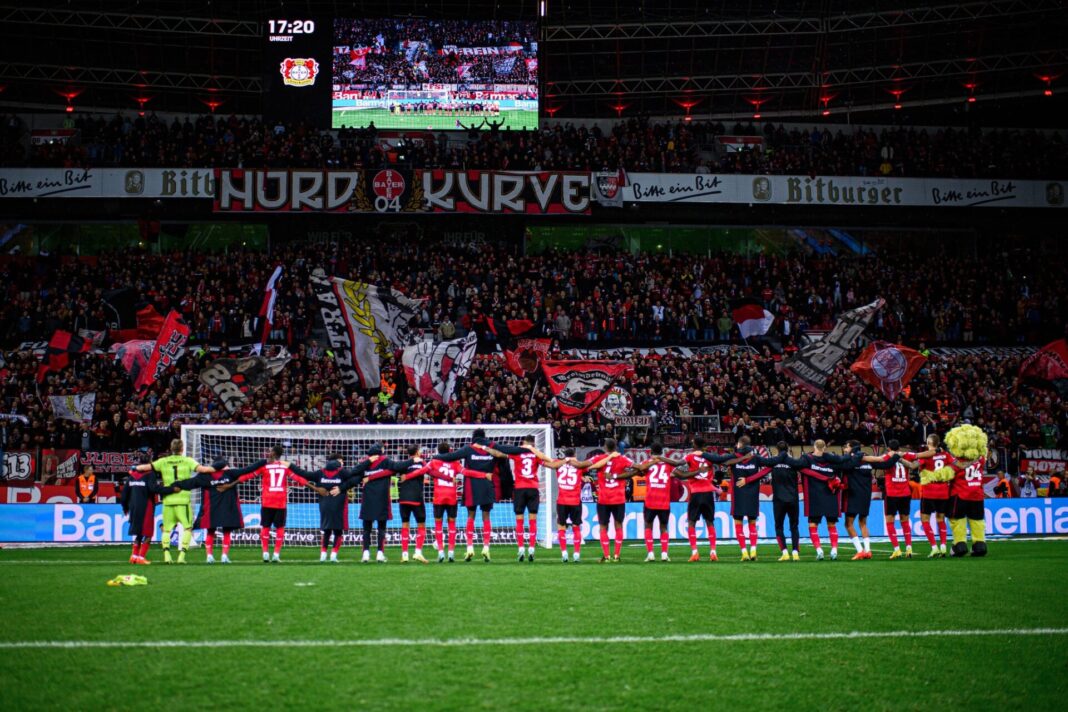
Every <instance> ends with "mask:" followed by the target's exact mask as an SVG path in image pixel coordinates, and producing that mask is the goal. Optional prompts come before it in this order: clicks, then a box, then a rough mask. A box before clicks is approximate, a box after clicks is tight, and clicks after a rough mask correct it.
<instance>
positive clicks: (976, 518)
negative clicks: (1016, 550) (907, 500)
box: [921, 425, 987, 557]
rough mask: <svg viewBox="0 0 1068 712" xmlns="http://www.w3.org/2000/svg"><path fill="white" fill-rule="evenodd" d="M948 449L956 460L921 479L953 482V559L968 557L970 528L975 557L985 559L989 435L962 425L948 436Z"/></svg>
mask: <svg viewBox="0 0 1068 712" xmlns="http://www.w3.org/2000/svg"><path fill="white" fill-rule="evenodd" d="M946 448H947V449H948V450H949V452H950V453H951V454H952V455H953V457H954V458H956V461H955V462H951V463H947V464H946V466H945V467H943V468H941V469H938V470H933V471H924V473H923V474H922V476H921V480H922V479H926V481H928V482H949V483H950V505H949V524H950V527H951V529H952V532H953V556H956V557H959V556H966V555H967V554H968V529H969V527H970V528H971V533H972V556H985V555H986V507H985V506H984V505H983V499H984V496H985V495H984V492H983V474H984V472H985V470H986V453H987V437H986V433H984V432H983V431H982V429H981V428H977V427H976V426H974V425H959V426H957V427H956V428H953V429H952V430H950V431H949V432H948V433H946Z"/></svg>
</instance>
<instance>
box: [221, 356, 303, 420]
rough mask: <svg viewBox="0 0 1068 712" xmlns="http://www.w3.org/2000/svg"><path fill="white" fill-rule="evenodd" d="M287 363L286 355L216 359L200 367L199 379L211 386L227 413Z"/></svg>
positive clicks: (246, 399)
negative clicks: (201, 368)
mask: <svg viewBox="0 0 1068 712" xmlns="http://www.w3.org/2000/svg"><path fill="white" fill-rule="evenodd" d="M288 362H289V357H288V355H281V356H279V357H277V358H270V359H268V358H264V357H263V356H249V357H247V358H219V359H215V360H214V361H212V362H211V363H210V364H208V366H207V367H206V368H204V369H203V370H201V372H200V382H201V383H203V384H204V385H205V386H207V387H208V388H210V389H211V392H212V393H214V394H215V397H216V398H218V399H219V402H220V403H222V404H223V407H224V408H226V412H228V413H234V412H235V411H237V409H239V408H240V407H241V406H243V405H245V403H247V402H248V399H249V396H250V395H252V393H253V391H255V390H256V389H257V388H260V387H262V386H263V385H265V384H266V383H267V381H269V380H270V379H271V377H272V376H274V375H275V374H277V373H278V372H279V371H281V370H282V368H283V367H284V366H285V365H286V363H288Z"/></svg>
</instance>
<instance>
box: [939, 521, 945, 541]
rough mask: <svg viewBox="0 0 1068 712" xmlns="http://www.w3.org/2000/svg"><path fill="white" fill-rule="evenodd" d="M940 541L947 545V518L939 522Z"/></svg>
mask: <svg viewBox="0 0 1068 712" xmlns="http://www.w3.org/2000/svg"><path fill="white" fill-rule="evenodd" d="M938 543H940V544H941V545H942V546H945V545H946V520H945V519H943V520H941V521H939V522H938Z"/></svg>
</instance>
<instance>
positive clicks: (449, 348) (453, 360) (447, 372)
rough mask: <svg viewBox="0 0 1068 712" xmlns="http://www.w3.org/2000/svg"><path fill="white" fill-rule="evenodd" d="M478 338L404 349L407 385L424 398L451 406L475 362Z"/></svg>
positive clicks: (471, 335) (470, 334) (464, 338)
mask: <svg viewBox="0 0 1068 712" xmlns="http://www.w3.org/2000/svg"><path fill="white" fill-rule="evenodd" d="M477 345H478V337H476V336H475V332H473V331H472V332H469V333H468V334H467V336H465V337H463V338H462V339H453V340H452V341H441V342H438V343H435V342H433V341H422V342H420V343H418V344H415V345H414V346H409V347H407V348H406V349H404V356H403V357H402V359H401V362H402V363H403V364H404V372H405V374H407V376H408V383H409V384H410V385H411V387H412V388H414V389H415V392H416V393H418V394H419V395H420V396H422V397H423V398H429V399H431V400H436V401H438V402H439V403H445V404H448V403H451V402H452V400H453V398H454V397H455V395H456V387H457V386H458V385H459V382H460V379H461V378H464V377H465V376H467V372H468V371H469V370H470V369H471V363H472V362H473V361H474V360H475V348H476V346H477Z"/></svg>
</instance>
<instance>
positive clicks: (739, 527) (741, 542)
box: [734, 520, 745, 551]
mask: <svg viewBox="0 0 1068 712" xmlns="http://www.w3.org/2000/svg"><path fill="white" fill-rule="evenodd" d="M744 527H745V525H744V524H742V523H741V522H739V521H738V520H735V521H734V538H736V539H737V540H738V547H739V548H741V549H742V550H743V551H744V550H745V528H744Z"/></svg>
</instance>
